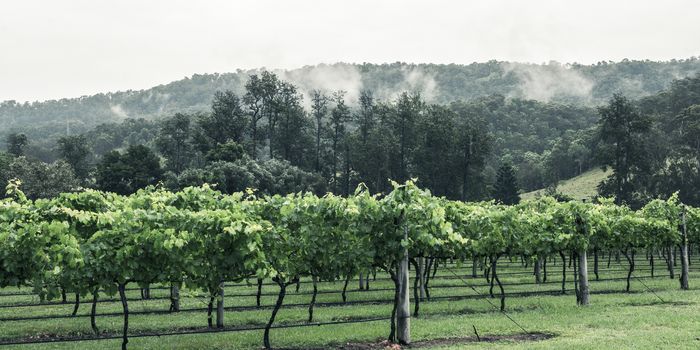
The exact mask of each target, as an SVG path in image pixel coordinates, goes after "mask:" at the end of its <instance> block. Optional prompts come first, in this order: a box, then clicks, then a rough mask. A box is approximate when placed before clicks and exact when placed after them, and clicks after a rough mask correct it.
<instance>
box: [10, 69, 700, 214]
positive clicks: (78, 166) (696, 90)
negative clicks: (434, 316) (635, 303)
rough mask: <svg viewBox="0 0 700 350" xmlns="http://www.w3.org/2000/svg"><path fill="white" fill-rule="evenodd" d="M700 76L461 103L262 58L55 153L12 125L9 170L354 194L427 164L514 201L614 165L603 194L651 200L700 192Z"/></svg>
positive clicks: (37, 183) (49, 187) (87, 180)
mask: <svg viewBox="0 0 700 350" xmlns="http://www.w3.org/2000/svg"><path fill="white" fill-rule="evenodd" d="M699 81H700V77H695V78H686V79H681V80H677V81H674V82H673V84H672V85H671V87H670V88H669V89H668V90H666V91H662V92H661V93H659V94H656V95H652V96H649V97H646V98H643V99H640V100H630V99H628V98H627V97H625V96H623V95H621V94H615V95H613V97H612V98H611V99H610V100H609V101H608V103H607V104H606V105H604V106H601V107H599V108H598V109H597V110H595V109H591V108H588V107H582V106H573V105H565V104H556V103H542V102H537V101H532V100H521V99H517V98H505V97H503V96H499V95H492V96H486V97H482V98H478V99H475V100H472V101H468V102H463V101H458V102H452V103H449V104H437V103H429V102H427V101H426V99H424V98H423V97H422V96H421V94H420V93H419V92H403V93H401V94H399V95H398V96H396V97H395V98H393V99H390V100H380V99H378V98H376V97H375V95H374V94H373V92H372V91H369V90H364V91H361V92H360V94H359V97H358V98H357V100H356V101H355V100H350V99H349V98H348V97H347V93H346V92H344V91H322V90H312V91H311V93H310V96H307V97H306V98H305V97H304V95H303V94H302V92H300V91H299V89H298V88H297V87H296V86H295V85H294V84H292V83H290V82H287V81H284V80H283V79H280V78H279V77H278V76H277V75H276V74H274V73H271V72H267V71H263V72H261V73H260V74H253V75H251V76H250V77H249V79H248V81H247V82H246V83H245V84H244V86H245V89H244V92H243V93H239V94H237V93H235V92H233V91H231V90H224V91H219V92H216V93H215V94H214V96H213V100H212V103H211V108H210V111H209V112H194V113H185V112H183V113H176V114H174V115H172V116H171V117H168V118H165V119H162V120H159V121H157V122H152V121H147V120H143V119H140V120H133V119H131V120H127V121H125V122H123V123H119V124H103V125H100V126H99V127H97V128H95V129H93V130H90V131H89V132H87V133H84V134H80V135H73V136H63V137H61V138H59V139H58V141H57V143H56V145H55V152H56V153H57V154H58V155H59V160H58V161H57V162H53V163H50V164H49V163H47V164H45V163H42V162H38V161H36V160H33V159H32V157H22V156H23V155H24V154H25V153H26V150H27V147H28V146H29V145H31V143H32V142H33V140H29V139H28V137H27V136H26V135H24V134H21V133H12V134H10V135H9V136H8V137H7V139H6V144H7V150H8V151H7V152H6V153H2V154H0V180H3V182H6V181H7V180H9V179H11V178H20V179H22V180H23V181H24V183H25V191H26V192H27V194H28V195H29V196H30V197H31V198H39V197H50V196H53V195H56V194H57V193H60V192H64V191H69V190H71V189H76V188H79V187H89V188H97V189H101V190H105V191H112V192H115V193H119V194H129V193H133V192H135V191H136V190H138V189H139V188H143V187H145V186H147V185H151V184H157V183H162V184H163V185H164V186H166V187H168V188H170V189H173V190H178V189H182V188H185V187H187V186H197V185H201V184H203V183H214V184H217V186H219V187H218V188H219V189H220V190H222V191H224V192H226V193H233V192H236V191H241V190H244V189H246V188H256V189H258V190H259V191H261V192H262V193H268V194H273V193H281V194H285V193H291V192H298V191H311V192H314V193H317V194H320V193H325V192H332V193H334V194H338V195H345V196H347V195H348V194H349V193H350V191H351V189H353V188H355V187H356V186H357V185H358V184H360V183H364V184H365V185H366V186H368V188H369V189H370V190H372V191H375V192H388V191H389V190H390V189H391V185H390V182H389V179H395V180H399V181H405V180H407V179H409V178H413V177H416V178H418V179H419V181H420V183H421V185H422V186H425V187H426V188H429V189H430V190H431V191H432V192H433V193H434V194H436V195H439V196H445V197H447V198H450V199H459V200H482V199H489V198H496V199H498V200H499V201H500V202H502V203H507V204H512V203H517V202H518V201H519V198H518V193H519V192H520V191H521V189H522V190H523V191H529V190H534V189H539V188H544V187H548V186H549V187H551V188H554V186H555V185H556V183H557V182H558V181H559V180H562V179H566V178H570V177H573V176H576V175H578V174H580V173H582V172H583V171H585V170H587V169H590V168H592V167H595V166H604V167H610V168H612V169H613V175H612V176H611V178H609V179H608V180H606V181H605V182H603V183H602V184H601V185H600V186H599V190H600V193H601V194H602V195H604V196H610V195H614V196H615V197H616V198H617V200H618V201H619V203H623V202H624V203H627V204H630V205H632V206H635V207H639V206H641V205H643V204H644V203H646V202H648V201H649V200H650V199H652V198H657V197H668V196H670V195H671V194H672V193H673V192H675V191H680V198H681V200H682V201H683V202H686V203H689V204H694V205H697V204H698V203H699V201H700V199H699V198H698V195H697V193H698V191H697V189H698V188H699V187H700V180H698V179H699V178H700V176H698V175H697V174H698V168H699V165H698V164H700V163H699V162H700V157H699V155H700V152H699V151H698V150H700V146H698V141H697V140H698V139H699V137H698V135H700V127H699V126H698V125H700V122H699V120H700V113H697V112H698V110H700V108H698V106H699V105H700V83H699ZM549 193H550V194H556V193H554V191H550V192H549ZM564 199H566V198H564Z"/></svg>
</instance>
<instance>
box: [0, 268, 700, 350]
mask: <svg viewBox="0 0 700 350" xmlns="http://www.w3.org/2000/svg"><path fill="white" fill-rule="evenodd" d="M694 260H695V261H693V263H694V264H693V265H691V267H692V268H693V269H692V270H691V276H690V277H691V279H690V282H691V288H692V289H691V290H688V291H681V290H679V288H678V286H679V285H678V281H677V280H672V279H669V278H668V275H667V272H665V270H664V269H663V268H662V267H661V266H660V264H658V262H657V267H656V273H657V276H659V274H666V275H665V276H660V277H657V278H653V279H652V278H645V279H644V280H643V282H644V283H645V284H646V285H647V286H648V287H649V288H651V289H652V290H653V291H654V292H655V293H656V294H654V293H651V292H650V291H648V290H647V289H646V287H645V286H644V285H643V284H642V283H641V282H640V281H639V280H635V279H633V280H632V293H624V292H622V291H623V290H624V288H625V281H624V280H616V281H592V282H591V289H592V291H593V292H594V293H595V292H597V291H598V292H599V291H620V292H619V293H607V294H593V295H592V296H591V302H592V304H591V305H590V306H589V307H579V306H576V303H575V298H574V296H573V295H572V294H568V295H535V296H527V297H510V296H509V297H507V298H506V311H507V312H508V314H509V315H510V316H511V317H512V318H513V319H514V320H516V321H517V322H518V323H519V324H520V325H522V326H523V328H525V329H526V330H527V331H529V332H543V333H549V334H554V335H555V336H554V337H553V338H551V339H547V340H542V341H537V342H516V341H501V342H497V343H476V342H473V343H465V344H460V345H451V346H436V347H430V348H429V349H560V348H571V349H601V348H617V349H648V348H674V349H684V348H687V349H691V348H692V349H696V348H698V347H699V346H700V340H699V339H700V288H698V287H700V269H698V268H697V267H696V266H700V261H698V259H697V258H695V257H694ZM601 265H602V266H603V267H605V265H606V264H605V263H603V262H601ZM589 268H591V279H593V274H592V262H591V263H589ZM626 268H627V265H626V264H625V263H624V259H623V262H622V263H621V264H619V265H618V264H616V263H615V262H614V261H613V263H612V266H611V268H610V269H607V268H602V269H601V273H600V277H601V278H603V279H605V278H621V277H624V276H626ZM638 268H639V270H638V271H637V272H636V273H635V276H638V277H641V276H649V268H648V265H647V264H646V262H644V261H643V259H640V261H639V262H638ZM548 270H549V271H548V272H549V276H548V283H545V284H540V285H535V284H529V283H530V282H532V281H533V277H532V275H531V273H530V272H531V267H530V268H527V269H526V268H524V267H522V266H520V264H519V263H507V262H505V261H504V262H503V264H502V266H499V273H501V280H502V281H503V282H504V283H508V284H510V285H508V286H506V287H505V289H506V292H507V293H509V292H519V291H523V292H525V291H528V292H534V291H557V290H559V289H560V278H561V277H560V274H561V264H560V263H558V264H556V265H554V264H553V263H550V264H548ZM458 272H459V273H460V274H468V273H469V272H470V267H469V266H467V267H464V268H462V269H461V270H459V271H458ZM438 276H442V278H436V279H435V280H433V281H432V282H431V285H432V286H434V288H432V289H431V290H432V292H431V294H432V296H434V297H440V296H451V295H464V296H471V297H472V299H464V300H451V301H450V300H439V301H431V302H424V303H422V304H421V315H420V317H419V318H413V319H412V320H411V322H412V337H413V339H414V340H415V341H421V340H431V339H439V338H449V337H468V336H473V328H472V327H473V326H475V327H476V328H477V329H478V331H479V333H480V335H482V336H486V335H511V334H518V333H522V330H520V329H519V327H518V326H516V325H515V324H514V323H512V322H510V321H509V320H508V319H507V318H506V317H505V316H504V315H503V314H501V313H500V312H498V311H497V310H495V309H494V308H493V307H492V306H491V305H490V304H489V303H488V302H487V301H486V299H485V298H482V297H477V296H476V293H475V292H474V291H473V290H471V289H470V288H468V286H466V285H465V284H464V283H463V282H462V281H461V280H458V279H448V277H450V276H453V275H452V273H451V272H450V271H447V270H446V269H441V270H439V272H438ZM567 276H568V278H569V282H570V283H569V288H572V287H573V285H572V283H571V277H572V272H571V271H569V272H568V273H567ZM377 277H379V278H383V277H385V276H383V275H381V274H380V275H378V276H377ZM467 281H468V283H469V284H471V285H477V287H476V289H477V290H478V291H479V292H480V293H483V294H488V288H487V287H486V286H484V284H485V280H484V278H483V277H479V278H471V277H469V278H467ZM514 283H523V284H516V285H513V284H514ZM390 286H391V284H390V282H389V281H386V280H377V281H375V282H372V283H371V288H372V289H383V288H388V287H390ZM310 287H311V286H310V284H302V287H301V290H300V292H302V293H303V292H308V291H309V289H310ZM341 288H342V285H341V283H322V284H321V285H320V289H321V290H324V291H338V290H340V289H341ZM356 288H357V282H356V281H353V282H352V284H351V285H350V287H349V289H352V292H350V293H348V300H349V301H358V300H371V299H387V300H388V299H390V298H391V295H392V292H391V291H381V290H370V291H368V292H367V291H357V290H356ZM290 289H291V290H290V291H289V292H290V293H291V294H290V295H289V296H288V298H287V299H285V304H287V305H288V304H292V303H308V300H309V299H310V296H309V295H298V294H295V293H294V288H293V287H290ZM254 290H255V287H254V286H235V287H228V288H227V290H226V293H227V295H230V294H234V293H239V294H240V293H250V292H254ZM13 291H17V289H2V290H0V293H5V292H13ZM263 292H266V293H271V294H273V293H274V292H276V288H275V287H274V286H265V287H264V288H263ZM151 293H152V295H153V296H163V295H165V293H166V291H165V290H153V291H152V292H151ZM129 294H130V296H131V297H134V298H135V297H137V296H138V292H137V291H131V292H129ZM185 294H188V297H186V298H183V300H182V302H181V304H182V308H186V307H203V306H204V301H205V299H204V298H201V297H198V296H197V295H196V293H187V292H185V291H183V295H185ZM411 297H413V295H412V294H411ZM659 298H661V299H663V302H662V301H661V300H660V299H659ZM69 300H70V297H69ZM274 300H275V296H274V295H267V296H264V297H263V304H268V305H269V304H272V303H274ZM340 300H341V297H340V293H339V292H338V293H325V294H319V296H318V302H335V301H340ZM490 300H491V301H492V302H493V303H494V304H498V299H490ZM28 301H32V297H30V296H11V297H10V296H0V305H7V304H11V303H23V302H28ZM34 301H36V300H34ZM254 302H255V297H254V296H240V297H230V298H227V299H226V305H227V306H236V305H238V306H240V305H254ZM167 305H168V302H167V300H147V301H134V302H130V305H129V307H130V310H131V311H146V310H162V309H167ZM120 310H121V309H120V304H119V303H117V302H107V303H100V304H98V312H100V313H105V312H119V311H120ZM70 311H72V305H52V306H46V307H22V308H0V318H6V317H18V316H31V315H47V314H55V315H65V314H68V313H70ZM88 311H89V304H87V303H86V304H84V305H81V308H80V313H83V314H84V313H87V312H88ZM390 311H391V305H390V304H377V305H367V304H363V305H344V306H343V305H340V306H332V307H317V308H316V309H315V312H314V314H315V316H316V321H334V320H347V319H357V318H369V317H386V316H388V315H389V314H390ZM269 314H270V310H245V311H227V312H226V316H225V322H226V324H227V325H229V326H241V325H261V324H264V322H265V321H266V320H267V318H268V317H269ZM306 317H307V309H306V308H305V307H287V308H284V309H282V310H281V311H280V313H279V314H278V317H277V320H276V322H275V323H276V324H291V323H299V322H304V321H305V319H306ZM129 321H130V333H131V334H136V333H139V332H148V331H156V332H164V331H168V330H176V329H192V328H202V327H205V326H206V314H205V312H182V313H180V314H171V315H168V314H165V315H132V316H131V317H130V319H129ZM388 323H389V322H388V321H376V322H369V323H353V324H344V325H327V326H318V327H303V328H283V329H273V330H272V332H271V341H272V344H273V346H278V347H287V348H290V347H292V348H309V347H315V348H333V347H334V346H335V345H337V344H345V343H348V342H375V341H377V340H379V339H382V338H384V337H386V335H387V333H388V326H389V324H388ZM97 324H98V326H99V327H100V329H101V330H102V331H104V332H108V333H110V334H112V333H114V334H118V333H119V331H120V329H121V326H122V319H121V317H118V316H115V317H98V318H97ZM57 335H71V336H75V335H84V336H90V335H91V331H90V324H89V318H66V319H57V320H37V321H12V322H2V325H1V326H0V339H5V340H7V339H20V338H26V337H28V336H33V337H50V336H57ZM261 344H262V331H261V330H254V331H243V332H230V333H208V334H198V335H182V336H165V337H146V338H131V339H130V341H129V345H130V347H131V348H133V349H164V348H167V349H199V348H213V349H260V348H261ZM119 346H120V341H119V340H100V341H81V342H70V343H49V344H34V345H18V346H8V347H7V348H8V349H93V348H96V347H99V348H118V347H119Z"/></svg>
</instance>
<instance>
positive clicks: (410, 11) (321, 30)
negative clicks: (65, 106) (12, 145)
mask: <svg viewBox="0 0 700 350" xmlns="http://www.w3.org/2000/svg"><path fill="white" fill-rule="evenodd" d="M698 13H700V1H697V0H664V1H652V0H585V1H584V0H558V1H556V0H527V1H526V0H481V1H475V0H461V1H460V0H452V1H447V0H424V1H414V0H352V1H350V0H347V1H338V0H250V1H249V0H237V1H233V0H228V1H224V0H221V1H219V0H197V1H195V0H190V1H179V0H43V1H38V0H0V101H3V100H17V101H22V102H23V101H41V100H47V99H57V98H63V97H78V96H82V95H91V94H95V93H99V92H109V91H120V90H128V89H134V90H137V89H145V88H149V87H152V86H155V85H159V84H165V83H168V82H171V81H174V80H178V79H182V78H184V77H186V76H191V75H192V74H195V73H199V74H201V73H215V72H219V73H223V72H233V71H235V70H237V69H250V68H261V67H266V68H269V69H277V68H281V69H293V68H298V67H302V66H305V65H314V64H318V63H335V62H350V63H363V62H370V63H386V62H397V61H401V62H410V63H460V64H469V63H472V62H484V61H488V60H492V59H495V60H503V61H517V62H531V63H544V62H549V61H552V60H554V61H558V62H562V63H573V62H578V63H584V64H589V63H595V62H599V61H608V60H612V61H619V60H622V59H624V58H628V59H650V60H669V59H673V58H689V57H693V56H700V39H699V38H700V20H698Z"/></svg>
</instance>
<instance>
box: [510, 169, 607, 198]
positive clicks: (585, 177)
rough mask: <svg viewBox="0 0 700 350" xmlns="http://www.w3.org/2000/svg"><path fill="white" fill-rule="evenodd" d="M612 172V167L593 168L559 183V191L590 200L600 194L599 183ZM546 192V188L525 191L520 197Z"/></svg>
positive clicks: (531, 196) (530, 196)
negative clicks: (606, 169) (605, 169)
mask: <svg viewBox="0 0 700 350" xmlns="http://www.w3.org/2000/svg"><path fill="white" fill-rule="evenodd" d="M610 174H612V171H611V170H610V169H608V171H603V170H602V169H600V168H593V169H591V170H589V171H586V172H584V173H583V174H581V175H579V176H576V177H572V178H570V179H567V180H563V181H560V182H559V184H558V185H557V191H558V192H561V193H563V194H565V195H568V196H571V197H572V198H574V199H577V200H581V199H586V200H588V199H590V198H592V197H594V196H596V195H597V194H598V184H600V182H601V181H603V180H605V178H607V177H608V176H610ZM544 193H545V189H540V190H536V191H532V192H527V193H523V194H521V195H520V198H522V199H530V198H535V197H537V196H541V195H544Z"/></svg>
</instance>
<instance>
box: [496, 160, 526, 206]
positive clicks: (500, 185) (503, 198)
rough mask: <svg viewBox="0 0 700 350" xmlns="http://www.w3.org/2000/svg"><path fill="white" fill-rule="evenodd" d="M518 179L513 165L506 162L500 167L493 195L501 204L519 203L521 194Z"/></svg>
mask: <svg viewBox="0 0 700 350" xmlns="http://www.w3.org/2000/svg"><path fill="white" fill-rule="evenodd" d="M518 190H519V188H518V181H517V180H516V178H515V169H513V166H512V165H511V164H510V163H508V162H505V163H503V164H502V165H501V167H500V168H499V169H498V174H497V175H496V184H495V185H494V193H493V196H494V198H495V199H496V201H497V202H498V203H501V204H507V205H512V204H518V203H519V202H520V195H519V194H518Z"/></svg>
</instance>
